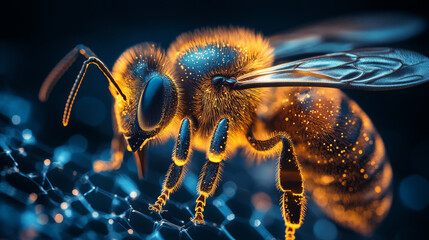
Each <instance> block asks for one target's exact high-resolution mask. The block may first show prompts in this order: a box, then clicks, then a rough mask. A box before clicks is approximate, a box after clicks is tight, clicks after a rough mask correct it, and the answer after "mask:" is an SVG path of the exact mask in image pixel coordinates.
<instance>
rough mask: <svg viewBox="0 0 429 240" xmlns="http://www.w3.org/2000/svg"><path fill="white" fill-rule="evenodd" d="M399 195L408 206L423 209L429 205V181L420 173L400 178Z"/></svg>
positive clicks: (418, 209)
mask: <svg viewBox="0 0 429 240" xmlns="http://www.w3.org/2000/svg"><path fill="white" fill-rule="evenodd" d="M399 195H400V197H401V200H402V203H403V204H404V205H405V206H407V207H408V208H410V209H413V210H416V211H420V210H423V209H424V208H425V207H427V206H428V205H429V181H428V180H427V179H425V178H424V177H422V176H420V175H417V174H416V175H411V176H409V177H407V178H405V179H404V180H402V182H401V184H400V185H399Z"/></svg>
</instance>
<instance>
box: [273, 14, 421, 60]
mask: <svg viewBox="0 0 429 240" xmlns="http://www.w3.org/2000/svg"><path fill="white" fill-rule="evenodd" d="M424 26H425V24H424V21H423V19H421V18H419V17H417V16H413V15H407V14H400V13H384V14H365V15H355V16H350V17H344V18H337V19H333V20H328V21H325V22H321V23H319V24H316V25H312V26H308V27H304V28H300V29H298V30H295V31H292V32H289V33H284V34H278V35H274V36H272V37H271V38H270V42H271V45H272V46H273V47H274V49H275V50H274V54H275V56H276V59H280V58H284V57H291V56H296V55H300V54H311V53H328V52H337V51H347V50H351V49H355V48H357V47H364V46H370V45H373V46H374V45H377V44H380V43H389V42H396V41H402V40H405V39H407V38H410V37H412V36H414V35H416V34H418V33H420V32H421V31H422V30H423V29H424Z"/></svg>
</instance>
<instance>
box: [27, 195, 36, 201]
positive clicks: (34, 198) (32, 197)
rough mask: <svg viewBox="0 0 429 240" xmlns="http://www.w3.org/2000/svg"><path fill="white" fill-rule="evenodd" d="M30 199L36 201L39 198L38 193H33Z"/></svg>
mask: <svg viewBox="0 0 429 240" xmlns="http://www.w3.org/2000/svg"><path fill="white" fill-rule="evenodd" d="M29 199H30V201H31V202H34V201H36V200H37V194H35V193H31V194H30V196H29Z"/></svg>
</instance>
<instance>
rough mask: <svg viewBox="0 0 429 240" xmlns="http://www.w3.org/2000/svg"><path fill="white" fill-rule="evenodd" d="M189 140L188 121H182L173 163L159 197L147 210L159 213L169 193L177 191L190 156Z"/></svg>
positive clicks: (189, 129)
mask: <svg viewBox="0 0 429 240" xmlns="http://www.w3.org/2000/svg"><path fill="white" fill-rule="evenodd" d="M190 140H191V126H190V121H189V119H187V118H186V119H184V120H183V121H182V125H181V127H180V131H179V136H178V137H177V141H176V146H175V147H174V151H173V163H172V164H171V165H170V168H169V169H168V172H167V175H166V177H165V180H164V183H163V186H162V191H161V195H160V196H159V197H158V199H157V201H156V202H155V203H154V204H150V205H149V210H151V211H156V212H158V213H160V212H161V211H162V207H163V206H164V205H165V203H166V202H167V200H168V198H169V197H170V193H171V192H173V191H175V190H177V189H178V188H179V186H180V184H181V182H182V179H183V176H184V175H185V172H186V169H185V165H186V163H187V162H188V160H189V156H190V154H189V153H190V142H191V141H190Z"/></svg>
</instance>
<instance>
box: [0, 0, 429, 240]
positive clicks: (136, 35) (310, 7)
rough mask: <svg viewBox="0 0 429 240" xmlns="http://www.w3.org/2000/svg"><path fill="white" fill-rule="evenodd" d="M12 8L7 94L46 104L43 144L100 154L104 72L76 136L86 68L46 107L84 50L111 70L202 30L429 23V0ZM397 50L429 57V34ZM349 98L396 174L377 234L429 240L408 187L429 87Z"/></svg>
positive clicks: (428, 163) (4, 24)
mask: <svg viewBox="0 0 429 240" xmlns="http://www.w3.org/2000/svg"><path fill="white" fill-rule="evenodd" d="M2 5H3V6H2V7H1V8H2V10H0V13H1V14H0V26H1V30H0V81H1V89H3V90H6V91H10V92H13V93H15V94H18V95H20V96H23V97H24V98H26V99H28V100H30V101H32V102H34V104H35V105H36V106H38V107H37V109H38V112H37V113H36V114H35V118H34V119H32V120H31V121H37V122H43V123H44V124H41V125H37V126H38V128H39V129H36V131H37V132H39V134H38V135H39V139H40V140H41V141H42V142H45V143H46V144H48V145H51V146H55V145H56V144H57V143H62V142H65V141H66V140H67V139H68V137H70V136H71V135H73V134H75V133H80V134H82V135H85V133H86V132H87V131H91V133H92V134H91V135H90V136H87V135H85V136H86V137H87V138H88V141H89V151H92V152H96V151H98V150H99V149H101V148H105V147H106V146H108V145H109V139H110V138H111V136H112V131H111V127H110V126H111V117H110V108H111V97H110V95H109V91H108V89H107V82H106V81H105V80H104V78H103V77H102V75H101V73H100V72H98V71H96V70H93V69H91V70H89V71H88V75H87V77H86V79H85V82H84V83H83V84H82V87H81V90H80V92H79V96H78V100H79V99H81V100H82V101H81V103H80V104H79V101H77V103H76V105H75V108H74V111H73V113H72V118H71V124H70V126H69V127H67V128H63V127H62V125H61V117H62V109H63V106H64V103H65V100H66V98H67V95H68V92H69V89H70V87H71V86H72V82H73V81H74V79H75V76H76V74H77V72H78V71H79V68H80V64H76V65H75V66H73V67H72V68H71V69H70V71H69V72H68V73H66V75H65V77H64V78H63V79H62V82H60V84H59V85H58V86H57V87H56V88H55V91H54V93H53V94H52V96H51V99H50V101H48V102H47V103H46V104H41V103H38V100H37V94H38V89H39V87H40V85H41V83H42V81H43V79H44V78H45V77H46V75H47V74H48V73H49V71H50V70H51V69H52V67H53V66H54V65H55V64H56V63H57V62H58V61H59V60H60V59H61V57H63V55H64V54H65V53H67V52H68V51H69V50H70V49H72V48H73V47H74V46H75V45H76V44H79V43H84V44H85V45H87V46H89V47H91V49H92V50H93V51H94V52H95V53H96V54H97V55H98V56H99V57H100V59H102V60H103V61H104V62H105V63H106V65H107V66H109V67H111V66H112V65H113V63H114V62H115V60H116V59H117V57H118V56H119V55H120V54H121V52H122V51H123V50H125V49H126V48H128V47H130V46H131V45H134V44H136V43H140V42H143V41H151V42H157V43H160V44H161V46H163V47H164V48H168V46H169V44H170V43H171V42H172V41H173V40H174V39H175V38H176V37H177V36H178V35H179V34H180V33H182V32H185V31H190V30H193V29H195V28H199V27H209V26H219V25H238V26H244V27H248V28H252V29H255V30H257V31H259V32H262V33H263V34H265V35H268V36H269V35H272V34H275V33H278V32H281V31H284V30H287V29H290V28H295V27H298V26H300V25H306V24H309V23H311V22H317V21H320V20H324V19H329V18H333V17H338V16H343V15H349V14H355V13H364V12H383V11H401V12H405V13H412V14H417V15H419V16H422V17H425V18H426V20H427V16H428V10H427V8H426V7H425V6H424V1H414V0H412V1H410V0H408V1H402V2H397V3H395V2H393V1H374V0H368V1H362V0H360V1H327V0H325V1H314V0H306V1H270V0H264V1H260V2H250V1H235V2H233V1H215V2H209V1H188V2H184V1H176V2H167V1H135V2H130V1H91V2H90V1H70V2H65V1H43V2H41V1H33V2H25V1H24V2H22V1H16V2H14V3H8V4H6V3H2ZM389 46H395V47H401V48H407V49H410V50H414V51H417V52H420V53H422V54H425V55H426V56H429V31H428V30H426V31H425V32H424V33H422V34H420V35H418V36H416V37H414V38H412V39H410V40H408V41H405V42H402V43H395V44H390V45H389ZM78 61H79V60H78ZM94 69H95V68H94ZM347 93H348V94H349V95H350V96H351V97H352V98H353V99H354V100H356V101H357V103H358V104H359V105H360V106H361V107H362V108H363V109H364V110H365V112H366V113H367V114H368V115H369V116H370V118H371V119H372V120H373V122H374V124H375V126H376V127H377V129H378V130H379V132H380V133H381V135H382V137H383V139H384V141H385V145H386V149H387V154H388V156H389V157H390V160H391V163H392V166H393V170H394V182H393V184H394V185H393V187H394V191H395V192H394V199H393V207H392V210H391V212H390V214H389V215H388V216H387V218H386V220H385V222H384V223H383V224H382V225H381V227H380V229H379V230H378V234H377V235H378V236H383V238H385V239H393V238H395V239H411V238H413V239H422V238H424V235H423V233H424V228H423V226H425V224H424V223H425V222H426V221H427V217H428V216H429V215H428V213H429V211H428V209H427V208H424V209H423V210H421V211H414V210H411V209H409V208H407V206H405V205H404V204H403V203H402V201H401V197H400V196H399V193H398V188H399V185H400V183H401V181H402V180H403V179H404V178H406V177H408V176H410V175H413V174H419V175H420V176H423V177H425V178H426V179H428V178H429V171H428V170H429V157H428V155H427V153H426V152H427V151H428V150H429V138H428V134H429V125H428V124H427V122H428V120H427V114H426V113H427V108H428V107H427V104H428V103H429V94H428V93H429V84H425V85H421V86H417V87H414V88H410V89H404V90H397V91H390V92H360V91H347ZM92 97H95V98H96V99H99V101H98V102H97V101H96V100H94V98H92ZM94 101H96V103H94ZM86 103H91V104H98V105H96V106H98V107H96V109H94V108H89V107H88V106H86V105H88V104H86ZM79 105H80V107H79ZM78 107H79V110H78ZM86 117H87V118H86ZM85 119H86V120H85ZM88 119H90V120H88ZM91 119H92V120H91ZM94 119H95V120H94ZM36 128H37V127H36ZM422 191H423V190H422ZM304 224H305V223H304Z"/></svg>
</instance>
